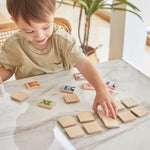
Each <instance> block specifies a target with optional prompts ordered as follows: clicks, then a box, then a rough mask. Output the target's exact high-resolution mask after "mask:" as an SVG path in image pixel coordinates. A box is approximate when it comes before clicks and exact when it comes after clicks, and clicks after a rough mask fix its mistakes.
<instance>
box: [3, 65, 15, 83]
mask: <svg viewBox="0 0 150 150" xmlns="http://www.w3.org/2000/svg"><path fill="white" fill-rule="evenodd" d="M15 70H16V69H8V70H6V69H5V68H3V67H0V84H1V83H2V82H3V81H6V80H7V79H9V78H10V77H11V76H12V75H13V74H14V72H15Z"/></svg>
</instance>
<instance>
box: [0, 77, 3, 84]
mask: <svg viewBox="0 0 150 150" xmlns="http://www.w3.org/2000/svg"><path fill="white" fill-rule="evenodd" d="M2 82H3V80H2V77H1V76H0V84H2Z"/></svg>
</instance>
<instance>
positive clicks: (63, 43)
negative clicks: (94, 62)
mask: <svg viewBox="0 0 150 150" xmlns="http://www.w3.org/2000/svg"><path fill="white" fill-rule="evenodd" d="M58 41H59V48H60V49H61V51H62V55H63V57H64V59H65V60H66V63H67V65H69V66H76V65H77V64H78V63H79V61H80V60H82V59H84V58H85V57H86V56H85V55H84V53H83V52H82V49H81V47H80V46H79V45H78V43H77V42H76V39H75V38H74V37H72V36H71V35H70V34H68V33H65V32H64V33H63V31H62V34H61V36H60V37H59V39H58Z"/></svg>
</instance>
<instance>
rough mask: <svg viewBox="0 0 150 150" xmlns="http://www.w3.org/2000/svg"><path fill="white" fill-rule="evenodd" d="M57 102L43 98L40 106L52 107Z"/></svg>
mask: <svg viewBox="0 0 150 150" xmlns="http://www.w3.org/2000/svg"><path fill="white" fill-rule="evenodd" d="M55 104H56V102H54V101H50V100H47V99H43V100H42V101H40V102H39V104H38V106H39V107H42V108H47V109H52V108H53V107H54V105H55Z"/></svg>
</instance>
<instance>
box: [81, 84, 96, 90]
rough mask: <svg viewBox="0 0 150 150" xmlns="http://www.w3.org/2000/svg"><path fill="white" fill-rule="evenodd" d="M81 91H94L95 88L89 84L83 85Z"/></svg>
mask: <svg viewBox="0 0 150 150" xmlns="http://www.w3.org/2000/svg"><path fill="white" fill-rule="evenodd" d="M83 89H85V90H95V88H94V87H93V86H92V85H91V84H90V83H84V84H83Z"/></svg>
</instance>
